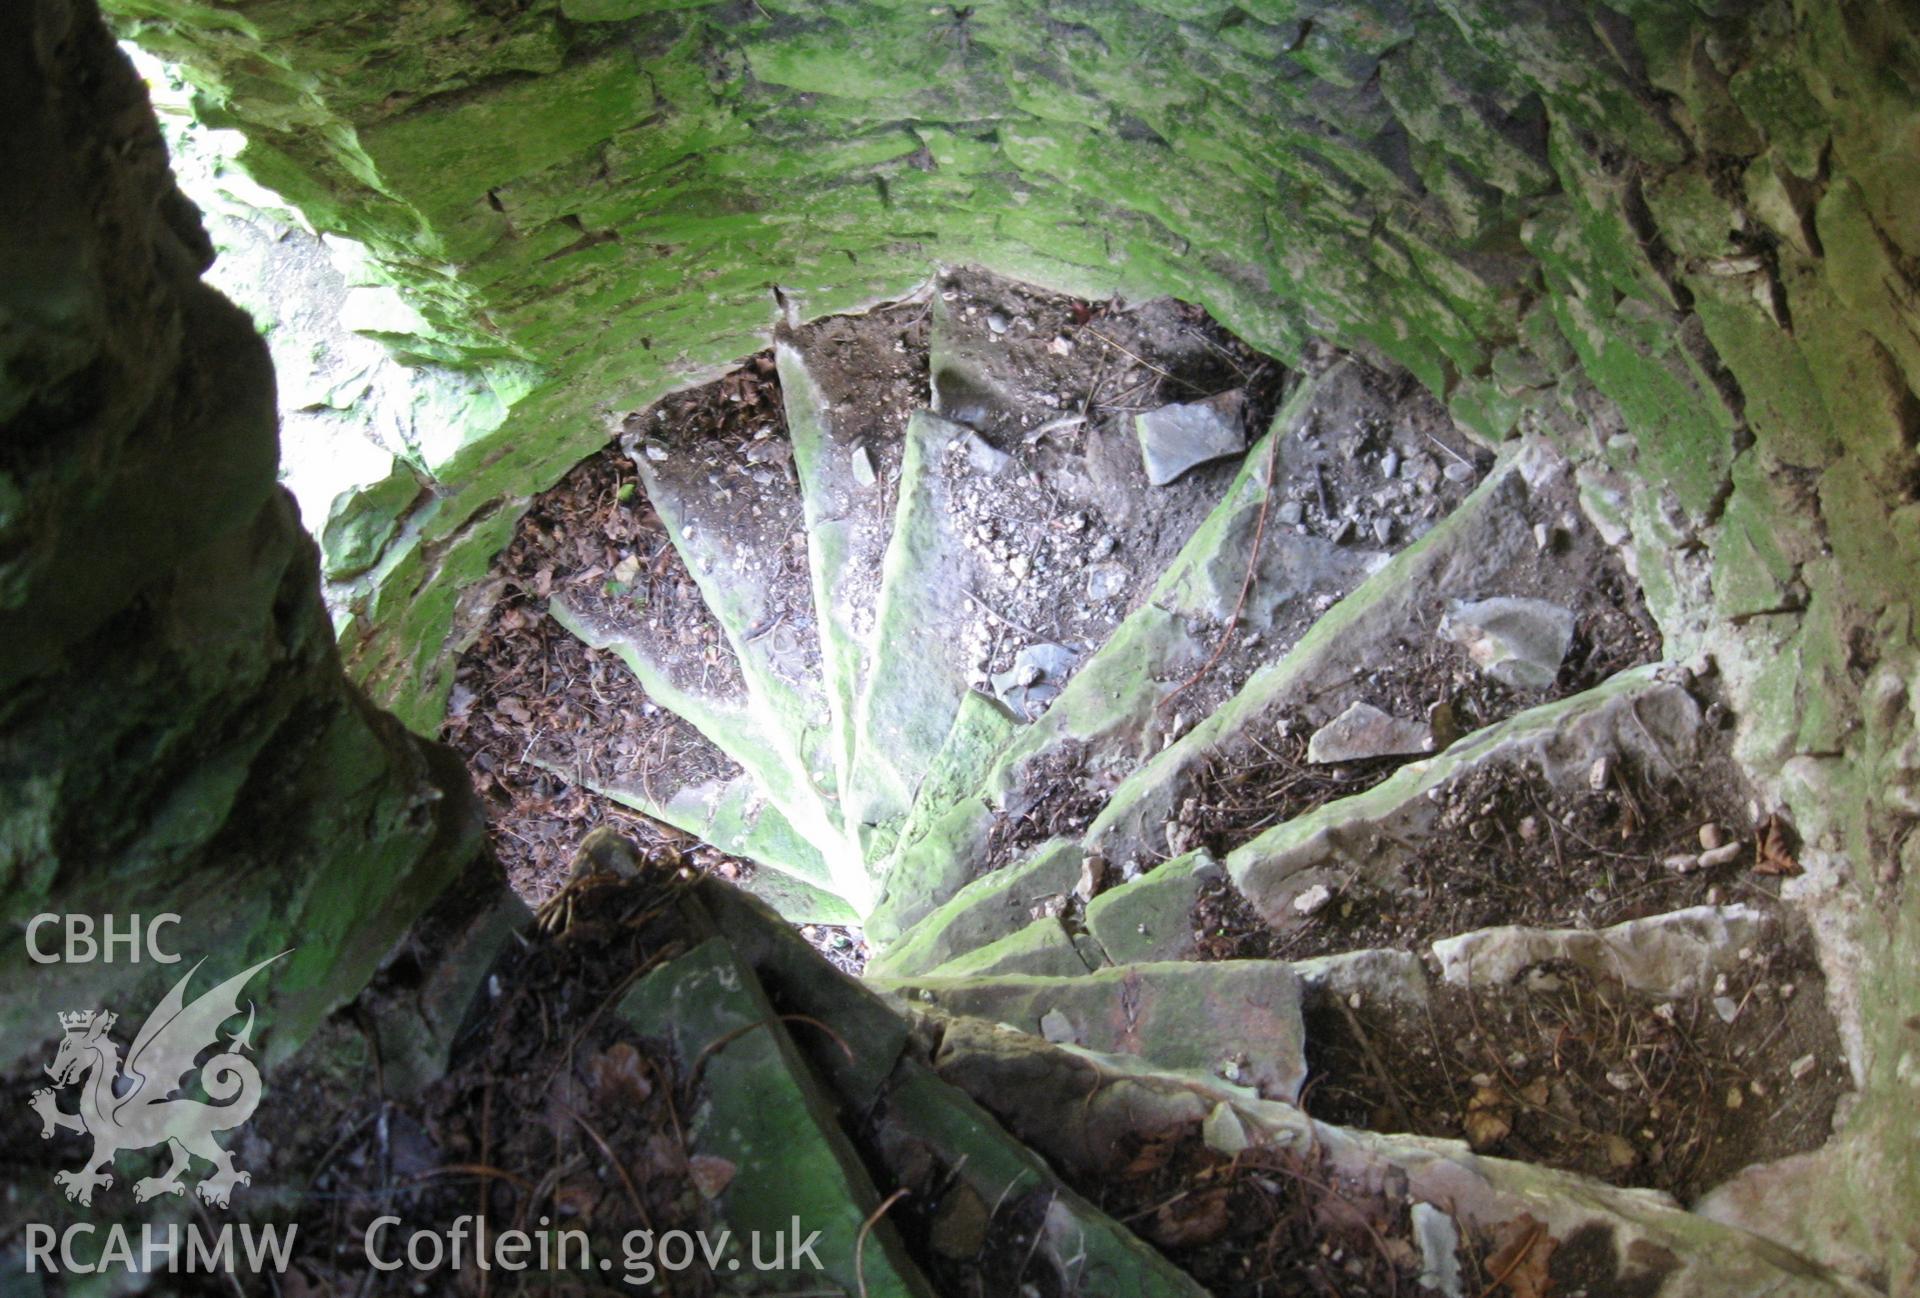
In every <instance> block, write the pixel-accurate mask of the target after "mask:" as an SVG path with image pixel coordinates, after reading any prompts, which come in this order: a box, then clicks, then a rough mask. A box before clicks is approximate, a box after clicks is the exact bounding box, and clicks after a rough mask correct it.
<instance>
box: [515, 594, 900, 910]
mask: <svg viewBox="0 0 1920 1298" xmlns="http://www.w3.org/2000/svg"><path fill="white" fill-rule="evenodd" d="M548 611H549V612H550V613H551V614H552V616H553V618H554V620H555V621H556V622H558V623H560V625H561V626H563V627H565V628H566V629H567V631H568V632H569V633H571V634H572V635H574V636H576V637H577V638H579V639H580V640H581V641H582V642H583V643H585V644H587V645H588V646H590V647H591V648H594V649H604V650H608V651H611V652H612V653H614V654H616V655H617V656H618V657H619V658H620V660H621V661H622V662H623V663H625V664H626V665H627V668H628V670H630V671H632V672H633V674H634V676H635V677H636V678H637V679H638V680H639V681H640V684H641V687H642V688H643V689H645V690H646V692H647V697H648V698H650V699H651V700H653V701H654V702H655V703H657V704H659V705H660V706H661V707H663V708H665V709H667V710H668V711H669V712H672V713H673V714H674V715H676V716H678V717H681V718H683V719H684V720H686V721H687V722H688V723H689V724H691V725H692V726H693V727H694V728H695V729H696V730H698V731H699V732H700V733H701V734H702V735H704V736H705V737H706V738H707V739H708V740H710V741H711V742H712V743H713V744H714V745H715V746H716V747H718V748H719V749H720V750H721V751H722V752H724V753H726V754H727V755H728V756H729V757H731V758H733V759H734V760H735V761H737V762H739V763H740V765H741V766H742V767H743V768H744V769H745V771H746V773H747V775H748V777H750V778H751V779H752V780H753V782H754V784H755V785H756V786H757V787H758V789H759V792H760V793H761V795H762V796H764V797H765V799H766V800H767V801H768V802H770V803H771V804H772V805H773V806H774V807H776V808H778V809H779V811H780V813H781V815H782V816H783V817H784V818H785V819H786V821H787V823H788V825H789V826H790V827H791V829H792V830H793V832H794V833H796V834H798V835H799V836H800V837H801V838H804V839H805V840H806V841H808V842H810V843H812V844H814V845H815V847H816V849H818V846H819V845H820V844H823V843H824V844H834V843H837V842H839V841H841V836H840V830H839V827H838V826H837V825H836V824H834V823H833V822H832V821H831V820H830V819H828V817H827V815H826V813H825V811H824V809H823V807H822V805H821V802H820V800H819V799H818V798H817V797H816V796H815V793H816V790H815V789H814V788H813V786H812V784H811V782H810V780H809V779H808V777H807V775H806V773H805V772H804V771H803V770H801V769H798V768H797V767H796V765H795V764H794V762H793V761H792V760H790V755H788V754H783V753H782V751H781V748H780V746H779V745H778V744H777V743H774V742H771V741H769V740H768V739H767V738H766V736H765V734H764V733H763V731H762V730H761V727H760V718H759V716H758V715H757V714H756V713H755V712H754V711H753V710H751V709H750V708H749V707H748V706H747V705H746V704H744V703H743V702H742V701H741V700H739V699H737V698H734V699H723V698H717V697H714V696H711V695H702V694H699V693H696V692H694V691H691V690H685V689H681V688H680V687H678V686H676V685H675V684H674V683H673V680H672V678H671V677H670V675H669V674H668V673H667V672H666V671H665V670H664V669H663V668H662V667H661V666H660V665H659V664H658V663H657V662H656V661H655V660H654V659H653V658H652V657H651V656H650V655H649V653H648V652H647V649H646V646H645V644H644V643H643V642H642V641H641V640H640V639H639V638H638V637H636V636H634V635H632V634H629V633H627V632H625V631H621V630H618V629H615V628H611V627H608V626H605V625H603V624H601V623H600V622H599V621H597V620H596V619H594V618H592V617H590V616H587V615H584V614H582V613H580V612H579V611H578V610H576V609H574V608H573V607H572V606H571V605H570V604H568V602H567V601H566V600H564V599H562V598H559V597H556V598H555V599H553V601H552V602H551V603H550V605H549V607H548ZM822 856H823V857H824V859H825V861H826V864H827V867H828V876H829V877H828V880H827V882H828V883H829V884H830V886H831V889H832V891H834V892H836V893H838V894H839V895H840V896H841V897H842V898H844V899H845V900H846V902H847V904H848V905H849V906H850V907H851V908H852V909H853V910H854V911H855V912H856V913H858V912H863V911H864V910H866V909H867V907H868V906H869V905H870V904H871V897H872V883H871V880H870V878H869V876H868V874H867V872H866V870H865V869H864V868H861V867H860V866H859V864H858V862H857V861H853V860H851V859H848V854H847V853H844V852H827V853H822ZM788 864H789V865H793V866H794V867H795V868H796V869H799V868H805V867H804V863H802V862H796V861H789V862H788Z"/></svg>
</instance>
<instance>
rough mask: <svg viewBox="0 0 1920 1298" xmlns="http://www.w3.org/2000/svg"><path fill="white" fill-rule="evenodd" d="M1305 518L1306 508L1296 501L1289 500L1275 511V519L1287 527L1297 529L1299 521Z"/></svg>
mask: <svg viewBox="0 0 1920 1298" xmlns="http://www.w3.org/2000/svg"><path fill="white" fill-rule="evenodd" d="M1306 516H1307V507H1306V506H1305V505H1303V504H1301V503H1300V502H1299V501H1297V500H1289V501H1286V502H1285V503H1284V504H1282V505H1281V506H1280V508H1279V510H1278V511H1277V517H1278V518H1279V519H1280V521H1281V522H1282V523H1285V524H1286V525H1287V526H1288V527H1298V526H1299V525H1300V520H1301V519H1303V518H1305V517H1306Z"/></svg>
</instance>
